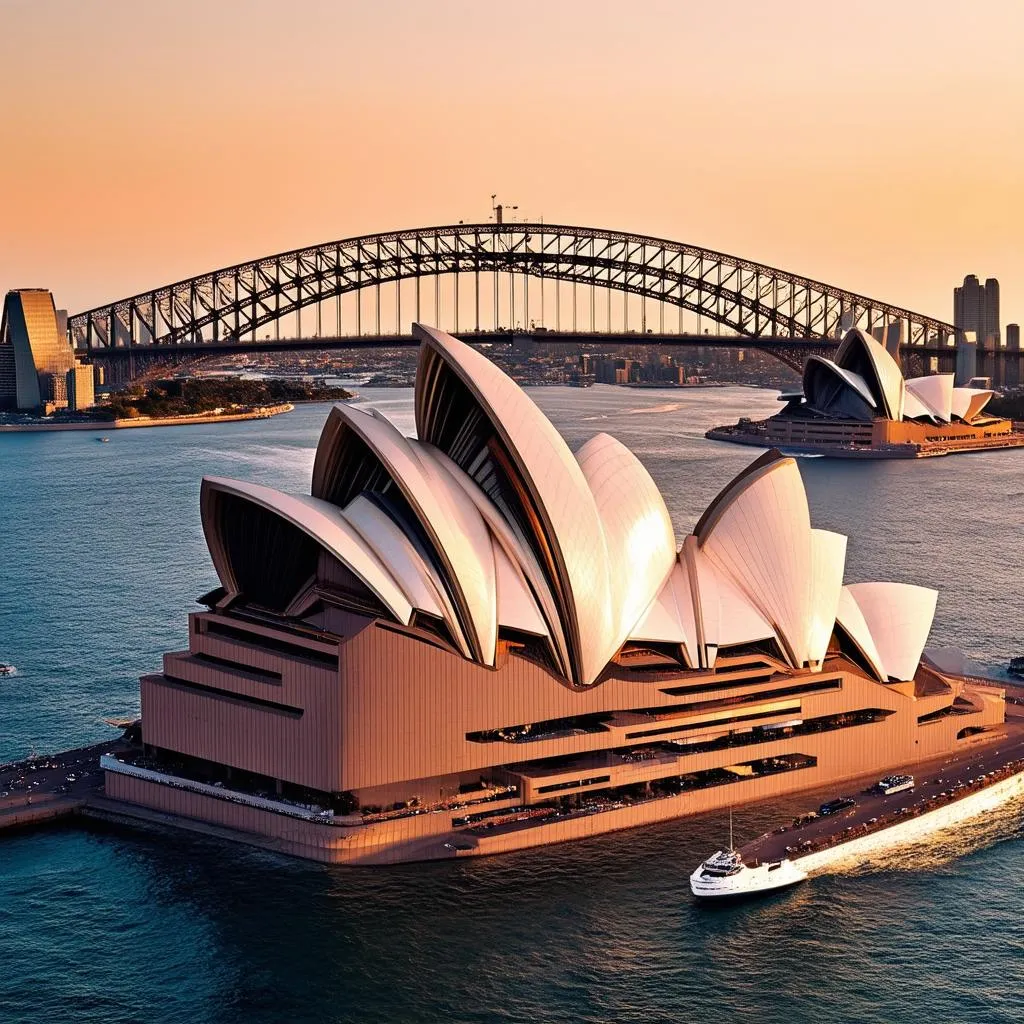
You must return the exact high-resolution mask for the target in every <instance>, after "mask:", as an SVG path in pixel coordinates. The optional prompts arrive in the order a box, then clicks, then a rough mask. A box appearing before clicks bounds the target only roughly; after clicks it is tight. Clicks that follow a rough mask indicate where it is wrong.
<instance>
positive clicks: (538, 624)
mask: <svg viewBox="0 0 1024 1024" xmlns="http://www.w3.org/2000/svg"><path fill="white" fill-rule="evenodd" d="M494 567H495V575H496V578H497V585H498V624H499V625H500V626H508V627H510V628H511V629H517V630H519V631H520V632H523V633H532V634H534V635H535V636H543V637H546V636H548V628H547V625H546V624H545V622H544V616H543V615H541V613H540V609H539V608H538V607H537V602H536V601H534V599H533V595H532V594H531V593H530V588H529V587H528V586H527V585H526V581H525V580H524V579H523V576H522V574H521V573H520V571H519V569H518V568H517V567H516V566H515V565H513V563H512V560H511V559H510V558H509V557H508V555H507V554H506V553H505V550H504V548H502V546H501V545H500V544H499V543H498V542H497V540H495V542H494Z"/></svg>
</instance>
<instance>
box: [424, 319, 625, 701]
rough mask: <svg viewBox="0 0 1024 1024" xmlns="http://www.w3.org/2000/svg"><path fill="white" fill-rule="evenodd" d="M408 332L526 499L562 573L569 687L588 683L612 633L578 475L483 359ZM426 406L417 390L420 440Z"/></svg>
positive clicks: (599, 550)
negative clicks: (465, 402) (496, 442)
mask: <svg viewBox="0 0 1024 1024" xmlns="http://www.w3.org/2000/svg"><path fill="white" fill-rule="evenodd" d="M415 331H416V333H417V336H418V337H420V338H421V340H422V341H423V345H424V348H425V349H430V350H432V351H434V352H435V353H437V355H439V356H440V357H441V358H442V359H443V360H444V362H445V363H446V365H447V366H448V368H449V370H450V371H451V372H453V373H454V374H456V375H457V376H458V378H459V379H460V380H461V381H462V383H463V384H464V385H465V386H466V387H467V388H468V389H469V391H470V392H471V394H472V395H473V397H474V399H475V401H476V402H477V403H478V404H479V406H480V408H481V410H482V411H483V412H484V414H485V415H486V416H487V418H488V419H489V420H490V422H491V424H492V425H493V427H494V429H495V430H496V432H497V433H498V435H499V436H500V437H501V439H502V442H503V443H504V445H505V447H506V449H507V451H508V452H509V454H510V456H511V458H512V460H513V462H514V463H515V468H516V470H517V471H518V474H519V476H520V478H521V483H522V486H523V487H524V488H526V489H527V491H528V492H529V493H530V494H531V495H532V496H533V499H534V501H535V504H536V506H537V508H538V510H539V512H540V515H541V517H542V522H541V523H540V527H541V528H542V529H543V531H544V536H545V540H546V542H547V544H548V546H549V548H550V550H551V551H552V552H553V554H554V557H555V560H556V562H557V564H558V566H559V571H560V572H562V573H564V579H563V581H562V582H563V586H560V587H559V588H557V589H556V591H555V593H556V600H558V602H559V605H560V612H561V616H562V625H563V630H564V631H565V632H566V633H571V634H573V638H574V641H575V642H574V644H573V645H572V646H573V647H574V648H575V649H576V650H577V651H578V658H579V665H578V666H577V669H576V670H575V671H576V672H578V678H577V679H576V682H578V683H580V684H590V683H593V682H594V681H595V680H596V679H597V677H598V676H599V675H600V673H601V672H602V670H603V669H604V667H605V665H607V663H608V662H609V661H610V660H611V658H612V657H613V655H614V654H615V653H616V650H617V641H618V629H617V624H616V623H614V621H613V612H612V607H611V605H612V602H611V590H610V584H609V576H608V559H607V553H606V547H605V539H604V531H603V529H602V524H601V519H600V516H599V514H598V511H597V506H596V504H595V502H594V498H593V495H592V494H591V492H590V489H589V487H588V486H587V482H586V479H585V477H584V475H583V471H582V470H581V469H580V467H579V464H578V463H577V462H576V460H575V459H574V458H573V455H572V452H571V451H570V450H569V448H568V446H567V445H566V443H565V441H564V440H563V439H562V436H561V435H560V434H559V433H558V431H557V430H556V429H555V428H554V426H553V425H552V424H551V423H550V422H549V421H548V419H547V417H546V416H544V414H543V413H542V412H541V411H540V410H539V409H538V408H537V406H536V405H535V404H534V403H533V402H532V401H531V399H530V398H529V397H528V396H527V395H526V394H525V392H524V391H523V390H522V389H521V388H520V387H519V386H518V385H517V384H516V383H515V382H514V381H513V380H512V379H511V378H509V377H508V376H506V375H505V374H504V373H502V371H501V370H500V369H499V368H498V367H497V366H495V365H494V363H492V362H491V361H490V360H489V359H488V358H487V357H486V356H484V355H482V354H481V353H479V352H477V351H476V350H475V349H473V348H471V347H470V346H469V345H465V344H463V343H462V342H461V341H458V340H457V339H455V338H452V337H451V336H450V335H447V334H445V333H444V332H442V331H437V330H434V329H433V328H430V327H425V326H422V325H418V324H417V325H415ZM423 358H424V357H423V355H422V354H421V360H422V359H423ZM421 366H422V362H421ZM421 376H422V375H418V376H417V389H419V388H420V387H421ZM428 401H429V396H422V397H421V396H420V395H419V393H418V396H417V405H416V414H417V420H416V422H417V431H418V433H419V435H420V437H421V438H422V439H423V440H424V441H432V440H433V439H432V438H431V437H430V436H428V433H427V432H426V431H425V430H424V424H423V422H422V416H423V406H424V403H425V402H428ZM558 594H561V595H562V597H561V599H559V598H558V597H557V595H558Z"/></svg>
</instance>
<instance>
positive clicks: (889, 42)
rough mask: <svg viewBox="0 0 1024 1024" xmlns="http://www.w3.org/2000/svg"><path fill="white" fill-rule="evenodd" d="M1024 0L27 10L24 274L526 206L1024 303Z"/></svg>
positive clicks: (20, 177) (913, 289)
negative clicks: (984, 288) (988, 285)
mask: <svg viewBox="0 0 1024 1024" xmlns="http://www.w3.org/2000/svg"><path fill="white" fill-rule="evenodd" d="M1022 39H1024V5H1021V4H1019V3H1016V2H1010V0H1005V2H987V3H975V4H971V5H968V4H965V3H957V2H952V0H948V2H940V0H935V2H931V3H924V2H917V0H914V2H908V3H902V4H899V5H893V4H889V3H881V2H866V3H862V4H858V5H856V7H855V8H853V9H850V8H847V9H842V10H841V9H840V8H839V6H838V5H836V6H835V7H833V6H831V5H829V6H827V7H826V6H825V5H820V4H816V3H812V2H804V0H786V2H783V3H780V4H774V5H770V6H768V5H763V4H760V3H755V2H747V0H736V2H735V3H733V4H731V5H728V7H726V6H724V5H723V6H719V7H711V8H705V7H701V8H697V7H695V6H691V5H685V4H677V3H668V2H649V3H640V4H635V5H632V6H630V7H629V8H628V11H624V10H623V8H622V7H621V6H620V5H614V4H608V3H576V2H565V3H560V4H550V3H549V4H540V3H535V2H532V0H524V2H522V3H519V4H517V5H515V7H510V6H504V5H502V6H498V5H479V4H472V3H458V2H442V3H436V4H432V5H421V4H415V3H408V2H398V0H394V2H384V3H380V4H376V5H373V6H372V8H371V7H368V6H365V5H361V6H357V5H354V4H342V3H330V2H316V0H310V2H306V3H296V4H292V5H290V6H289V7H288V8H287V9H284V8H281V7H279V6H278V5H276V4H272V3H270V2H268V0H252V2H249V3H242V2H238V0H230V2H223V3H220V4H216V5H211V4H202V3H199V2H198V0H176V2H174V3H168V2H163V0H160V2H154V3H151V4H146V5H137V4H129V3H127V2H124V0H97V2H93V3H89V4H74V3H71V2H58V0H32V2H29V0H0V90H2V92H0V94H2V95H3V97H4V98H5V100H6V101H7V102H5V104H4V106H5V108H6V110H5V125H4V138H5V147H4V149H5V154H6V159H5V160H4V161H3V163H2V164H0V195H2V196H3V198H4V202H3V224H4V231H3V237H4V240H5V243H6V244H4V245H3V246H2V247H0V288H2V289H7V288H14V287H28V286H42V287H48V288H50V289H52V290H53V291H54V293H55V296H56V299H57V301H58V304H59V305H61V306H63V307H67V308H68V309H70V310H72V311H77V310H81V309H85V308H88V307H89V306H92V305H98V304H100V303H102V302H104V301H109V300H112V299H115V298H119V297H121V296H124V295H128V294H132V293H134V292H137V291H141V290H144V289H148V288H151V287H157V286H159V285H162V284H166V283H168V282H170V281H173V280H177V279H180V278H182V277H187V276H190V275H192V274H198V273H202V272H204V271H208V270H212V269H215V268H217V267H221V266H225V265H229V264H232V263H235V262H239V261H243V260H247V259H253V258H256V257H259V256H262V255H266V254H270V253H274V252H278V251H281V250H286V249H291V248H294V247H297V246H301V245H306V244H313V243H317V242H321V241H327V240H331V239H335V238H342V237H348V236H352V235H357V234H361V233H366V232H373V231H382V230H387V229H393V228H402V227H417V226H424V225H429V224H443V223H450V222H454V221H458V220H466V221H471V220H480V221H483V220H486V219H487V216H488V214H489V213H490V195H491V193H498V195H499V198H500V199H502V200H504V201H506V202H508V203H510V204H512V203H515V204H518V206H519V215H520V216H522V217H529V218H531V219H534V218H539V217H543V218H544V219H545V220H546V221H549V222H559V223H568V224H585V225H591V226H598V227H607V228H617V229H624V230H629V231H635V232H643V233H648V234H652V235H659V236H664V237H668V238H672V239H676V240H680V241H687V242H691V243H694V244H699V245H705V246H708V247H710V248H714V249H719V250H722V251H725V252H729V253H733V254H736V255H739V256H743V257H746V258H749V259H753V260H759V261H761V262H764V263H768V264H770V265H773V266H776V267H780V268H783V269H785V270H790V271H793V272H796V273H801V274H806V275H808V276H810V277H814V278H817V279H819V280H824V281H827V282H829V283H831V284H835V285H838V286H841V287H843V288H847V289H849V290H851V291H856V292H860V293H863V294H866V295H869V296H871V297H873V298H876V299H879V300H885V301H890V302H893V303H897V304H900V305H904V306H907V307H909V308H911V309H913V310H916V311H919V312H921V313H926V314H930V315H933V316H938V317H941V318H943V319H947V320H951V319H952V289H953V286H954V285H956V284H959V283H960V281H961V280H962V279H963V277H964V275H965V274H970V273H973V274H977V275H978V276H979V277H980V278H981V279H982V280H984V279H985V278H987V277H997V278H999V280H1000V283H1001V286H1002V324H1003V327H1004V330H1005V324H1006V323H1007V322H1013V321H1017V322H1020V320H1021V319H1024V255H1022V251H1021V246H1020V239H1021V238H1022V237H1024V201H1022V199H1021V180H1022V176H1021V173H1020V168H1021V166H1022V164H1024V134H1022V133H1021V132H1020V130H1019V127H1018V128H1017V129H1014V127H1013V126H1014V124H1016V125H1018V126H1019V125H1020V124H1021V123H1024V62H1021V60H1020V59H1019V50H1020V46H1019V44H1020V42H1021V40H1022Z"/></svg>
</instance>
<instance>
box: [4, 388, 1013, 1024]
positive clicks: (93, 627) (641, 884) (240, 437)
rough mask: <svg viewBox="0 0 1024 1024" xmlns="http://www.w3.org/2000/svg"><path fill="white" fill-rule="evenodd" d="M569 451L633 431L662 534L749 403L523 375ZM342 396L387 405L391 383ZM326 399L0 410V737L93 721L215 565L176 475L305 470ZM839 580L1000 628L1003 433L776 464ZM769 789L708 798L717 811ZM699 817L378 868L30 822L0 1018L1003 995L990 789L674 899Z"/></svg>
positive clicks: (12, 846) (663, 1016)
mask: <svg viewBox="0 0 1024 1024" xmlns="http://www.w3.org/2000/svg"><path fill="white" fill-rule="evenodd" d="M531 394H532V396H533V397H534V399H535V400H536V401H537V402H538V404H539V405H540V406H541V407H542V408H543V409H544V410H545V412H547V414H548V415H549V416H550V417H551V418H552V420H553V421H554V423H555V424H556V426H558V427H559V429H560V430H562V432H563V433H564V434H565V435H566V437H567V439H568V440H569V443H570V445H571V446H572V447H573V448H575V447H578V445H579V444H580V443H582V442H583V441H584V440H586V439H587V438H588V437H589V436H591V435H592V434H593V433H596V432H597V431H601V430H606V431H608V432H609V433H612V434H615V435H616V436H617V437H619V438H620V439H621V440H622V441H623V442H625V443H626V444H627V445H628V446H629V447H630V448H632V449H633V450H634V451H635V452H636V453H637V455H638V456H639V457H640V458H641V460H642V461H643V462H644V463H645V465H646V466H647V467H648V469H649V470H650V471H651V473H652V475H653V476H654V478H655V480H656V481H657V482H658V484H659V486H660V487H661V489H662V491H663V493H664V494H665V497H666V500H667V502H668V505H669V509H670V511H671V513H672V516H673V519H674V522H675V525H676V530H677V533H678V535H679V536H680V537H681V536H683V535H684V534H685V533H687V532H689V530H690V529H692V526H693V524H694V522H695V520H696V518H697V516H698V515H699V513H700V512H701V511H702V510H703V508H704V507H705V505H706V504H707V502H708V501H709V500H710V499H711V498H712V497H713V496H714V494H715V493H716V492H717V491H718V489H719V488H720V487H721V486H723V485H724V484H725V483H726V482H727V481H728V480H729V479H730V478H731V477H732V476H733V475H734V474H735V473H736V472H737V471H738V470H739V469H740V468H742V467H743V466H744V465H746V464H747V463H748V462H750V461H751V460H752V459H753V458H755V457H756V455H757V452H756V451H753V450H749V449H745V448H739V447H734V446H730V445H726V444H721V443H716V442H711V441H707V440H705V439H704V438H703V436H702V435H703V432H704V431H705V430H706V429H708V427H710V426H712V425H715V424H717V423H726V422H734V421H735V420H736V418H737V417H738V416H740V415H751V416H755V417H756V416H764V415H767V414H770V413H771V412H773V411H774V410H775V409H776V408H777V403H776V402H775V396H774V394H773V393H769V392H763V391H756V390H752V389H746V388H742V389H741V388H729V389H699V390H698V389H695V390H693V391H687V392H678V391H653V392H652V391H633V390H627V389H621V388H620V389H613V388H607V387H595V388H591V389H586V390H579V389H570V388H565V389H563V388H546V389H538V390H534V391H532V392H531ZM362 399H363V400H364V401H367V402H372V403H373V404H374V405H376V406H378V407H379V408H380V409H381V410H382V411H383V412H384V413H385V414H387V415H389V416H391V417H392V418H393V419H394V420H395V421H396V422H397V424H398V425H399V426H400V427H401V428H402V429H404V430H407V431H409V430H411V429H412V401H411V393H410V392H407V391H371V390H365V389H364V390H363V392H362ZM326 412H327V409H326V407H324V406H301V407H299V408H298V409H296V410H295V411H294V412H292V413H290V414H288V415H285V416H281V417H278V418H275V419H273V420H269V421H260V422H250V423H236V424H222V425H216V426H209V427H204V426H190V427H180V428H174V427H172V428H166V429H161V430H150V431H125V432H119V433H118V434H116V435H115V436H113V437H112V438H111V443H110V444H106V445H98V444H96V443H95V441H94V440H93V439H92V438H91V437H90V436H89V435H87V434H84V435H83V434H74V433H71V434H22V435H9V436H4V437H2V438H0V522H3V524H4V526H3V531H2V540H0V661H3V662H10V663H13V664H14V665H16V666H17V667H18V674H17V675H16V676H14V677H11V678H6V679H0V761H3V760H9V759H11V758H13V757H20V756H24V755H25V754H27V753H28V752H29V751H30V750H32V749H35V750H37V751H39V752H44V751H47V750H50V749H60V748H64V747H70V746H73V745H78V744H82V743H86V742H91V741H98V740H101V739H102V738H103V737H104V735H106V734H107V727H106V726H105V725H103V723H102V721H101V719H102V718H103V717H104V716H122V715H126V714H131V713H132V712H134V711H136V710H137V707H138V704H137V699H138V698H137V694H138V683H137V677H138V675H139V674H140V673H142V672H145V671H149V670H151V669H153V668H155V667H157V666H158V664H159V656H160V654H161V652H163V651H164V650H168V649H173V648H176V647H180V646H184V643H185V638H186V621H185V612H186V611H187V610H188V609H189V608H190V607H194V605H193V602H194V599H195V597H196V596H198V595H199V594H202V593H203V592H205V591H206V590H208V589H210V587H211V586H212V585H213V584H214V582H215V579H214V575H213V570H212V567H211V566H210V564H209V560H208V557H207V555H206V550H205V545H204V543H203V538H202V531H201V529H200V525H199V515H198V494H199V481H200V478H201V476H202V474H203V473H210V474H218V475H227V476H238V477H242V478H245V479H250V480H255V481H259V482H262V483H266V484H270V485H272V486H276V487H280V488H282V489H285V490H307V491H308V486H309V473H310V470H311V467H312V460H313V451H314V447H315V444H316V439H317V436H318V433H319V430H320V427H321V426H322V423H323V420H324V418H325V416H326ZM801 470H802V472H803V475H804V479H805V481H806V484H807V488H808V493H809V497H810V502H811V508H812V517H813V519H814V523H815V525H816V526H820V527H824V528H827V529H833V530H839V531H841V532H843V533H846V534H848V535H849V537H850V544H849V553H848V568H847V579H848V580H850V581H856V580H862V579H896V580H907V581H912V582H916V583H922V584H926V585H930V586H935V587H937V588H938V589H939V590H940V592H941V597H940V601H939V608H938V613H937V617H936V622H935V627H934V629H933V634H932V642H933V643H935V644H949V645H955V646H959V647H962V648H963V649H965V650H966V651H967V652H968V653H969V654H970V655H971V656H972V657H973V658H975V659H976V660H978V661H979V662H981V663H982V664H985V665H987V666H990V667H991V668H993V669H997V668H999V667H1001V666H1004V665H1005V664H1006V662H1007V661H1008V660H1009V658H1010V657H1011V656H1012V655H1014V654H1022V653H1024V628H1022V626H1021V621H1022V615H1024V452H989V453H980V454H976V455H969V456H957V457H951V458H946V459H941V460H926V461H923V462H915V461H907V462H877V463H847V462H833V461H831V460H826V459H804V460H801ZM801 808H802V803H801V801H800V799H799V798H793V799H792V800H790V801H787V803H786V805H785V806H784V807H781V808H780V807H776V808H770V809H769V808H747V809H740V810H738V811H737V813H736V816H735V827H736V834H737V839H738V840H739V839H745V838H749V837H751V836H753V835H756V834H757V833H759V832H760V831H763V830H764V828H766V827H768V826H769V824H773V823H775V822H777V821H778V820H779V818H780V817H784V816H785V815H786V814H787V813H790V812H795V811H796V810H798V809H801ZM724 828H725V823H724V822H723V821H722V820H721V818H720V817H710V818H702V819H696V820H689V821H687V820H682V821H677V822H670V823H667V824H664V825H659V826H656V827H652V828H648V829H641V830H635V831H632V832H623V833H619V834H615V835H608V836H603V837H599V838H596V839H593V840H590V841H585V842H581V843H576V844H573V845H569V846H564V847H553V848H548V849H541V850H532V851H528V852H526V853H523V854H519V855H512V856H507V857H500V858H493V859H477V860H470V861H462V862H459V863H455V864H438V865H408V866H404V867H400V868H396V869H392V870H385V871H358V870H351V869H350V870H343V869H327V868H322V867H319V866H314V865H308V864H305V863H302V862H296V861H291V860H287V859H282V858H278V857H275V856H272V855H269V854H266V853H263V852H260V851H254V850H250V849H247V848H245V847H242V846H237V845H234V844H226V843H221V842H217V841H213V840H210V839H205V838H200V837H196V836H190V835H185V834H179V833H176V832H161V831H153V832H122V831H118V830H109V829H99V828H94V829H90V830H88V831H82V830H78V829H64V828H61V829H54V830H50V831H44V832H39V833H34V834H24V835H20V836H18V837H16V838H13V839H5V840H4V841H3V842H2V844H0V950H2V952H3V958H2V968H0V1021H2V1022H4V1024H6V1022H7V1021H17V1022H21V1021H26V1022H27V1021H38V1020H62V1021H76V1022H77V1021H83V1022H84V1021H88V1022H104V1024H108V1022H109V1024H112V1022H122V1021H145V1022H178V1021H182V1022H184V1021H188V1022H194V1021H203V1022H205V1021H211V1022H212V1021H217V1022H220V1021H223V1022H236V1021H237V1022H241V1021H246V1022H258V1024H262V1022H268V1024H269V1022H278V1021H294V1022H300V1021H337V1022H353V1024H357V1022H358V1024H362V1022H376V1021H380V1022H401V1021H420V1020H422V1021H441V1020H451V1021H466V1022H490V1021H507V1022H518V1021H530V1022H533V1024H542V1022H548V1021H552V1022H554V1021H558V1022H561V1021H567V1022H568V1021H594V1022H598V1021H602V1022H603V1021H624V1022H631V1021H636V1022H640V1021H643V1022H659V1021H666V1022H667V1021H688V1020H694V1019H703V1018H705V1017H711V1016H713V1017H714V1018H715V1019H717V1020H720V1021H723V1022H730V1021H746V1020H750V1021H758V1022H763V1024H773V1022H776V1021H778V1022H783V1021H785V1022H803V1021H807V1022H812V1021H820V1020H822V1019H831V1020H834V1021H870V1022H876V1021H877V1022H886V1024H889V1022H895V1021H904V1020H906V1021H911V1020H913V1021H917V1020H935V1021H940V1020H941V1021H963V1022H979V1024H981V1022H985V1024H988V1022H1002V1021H1006V1022H1010V1021H1020V1020H1022V1019H1024V993H1022V991H1021V980H1020V964H1021V963H1022V962H1024V932H1022V929H1021V927H1020V921H1021V920H1022V917H1024V887H1022V886H1020V885H1019V884H1018V882H1017V879H1019V877H1020V875H1021V871H1022V868H1024V828H1022V822H1021V818H1020V814H1019V812H1017V811H1014V810H1007V811H1006V812H1005V813H1003V814H1000V815H999V816H997V818H996V819H995V820H989V821H986V822H983V823H981V824H980V825H979V826H977V827H974V828H972V829H969V830H966V831H965V833H964V834H963V835H961V836H959V837H958V838H957V839H956V840H955V841H954V840H951V839H949V838H948V837H946V838H944V839H941V840H939V841H937V842H935V843H932V844H930V845H929V846H928V847H927V848H926V849H924V850H921V851H918V852H917V853H916V854H914V855H913V856H909V855H900V856H899V857H895V858H890V859H888V860H886V861H883V862H880V863H879V864H877V865H876V867H875V869H874V870H871V871H868V872H865V873H861V874H859V875H857V876H849V875H838V876H834V877H828V878H821V879H817V880H815V881H814V882H813V883H811V884H810V885H806V886H803V887H801V888H799V889H797V890H793V891H791V892H789V893H787V894H785V895H782V896H779V897H776V898H773V899H770V900H768V901H765V902H762V903H754V904H748V905H744V906H738V907H733V908H729V909H719V910H711V911H709V910H707V909H702V908H699V907H695V906H694V905H693V904H692V903H691V901H690V898H689V895H688V875H689V872H690V871H691V870H692V868H693V866H694V865H695V864H696V863H697V862H698V861H699V860H700V859H701V858H702V857H703V856H705V855H706V854H708V853H709V852H710V851H711V850H713V849H714V848H715V847H716V846H717V845H720V843H721V841H722V838H723V830H724Z"/></svg>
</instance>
